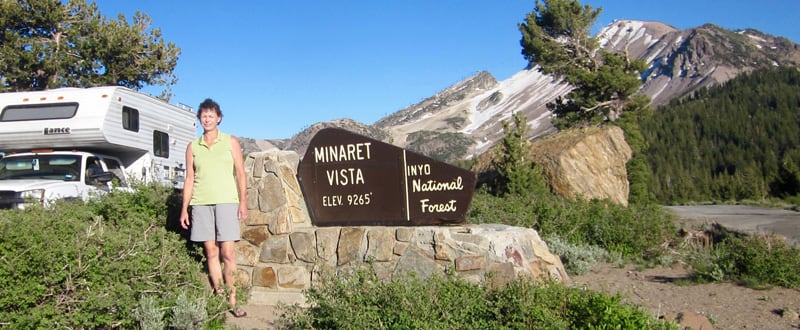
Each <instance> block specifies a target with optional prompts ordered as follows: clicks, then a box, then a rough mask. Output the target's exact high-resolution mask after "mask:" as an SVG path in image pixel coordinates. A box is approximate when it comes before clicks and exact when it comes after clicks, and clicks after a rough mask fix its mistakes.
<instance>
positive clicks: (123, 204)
mask: <svg viewBox="0 0 800 330" xmlns="http://www.w3.org/2000/svg"><path fill="white" fill-rule="evenodd" d="M170 193H171V189H166V188H162V187H158V186H144V187H140V188H139V190H137V191H136V192H135V193H126V192H113V193H110V194H107V195H104V196H101V197H99V198H98V199H96V200H93V201H92V202H89V203H87V204H83V203H77V202H72V203H67V202H61V203H57V204H56V205H55V206H54V207H52V209H43V208H41V207H32V208H28V209H26V210H24V211H20V210H4V211H1V212H0V235H2V237H3V239H2V241H0V260H2V262H0V320H2V321H3V322H4V325H7V326H9V327H10V328H20V329H34V328H82V329H97V328H112V327H121V328H134V327H139V326H143V325H144V324H145V323H147V322H149V323H150V324H155V325H158V324H160V323H159V320H157V319H155V318H154V317H153V316H154V315H155V316H157V315H164V317H168V315H169V314H170V313H160V314H159V313H158V312H159V311H160V310H164V309H169V308H171V307H172V306H175V304H176V301H177V300H178V298H179V296H180V294H185V295H186V298H187V299H188V300H190V301H201V300H202V299H203V297H204V296H207V295H210V293H207V291H208V290H206V289H205V284H204V281H205V277H204V276H203V272H202V269H201V264H200V263H199V262H197V260H196V259H195V257H196V254H195V253H194V252H193V251H191V250H190V249H189V248H188V247H187V244H186V241H185V240H184V239H183V238H181V237H180V235H178V234H177V233H175V232H171V231H169V230H167V229H166V223H167V219H168V218H167V214H168V213H169V212H168V203H167V200H168V199H169V196H170ZM211 299H217V300H218V302H217V303H212V304H208V305H210V306H209V307H208V308H209V309H210V310H209V313H208V314H209V315H212V317H215V316H218V315H219V313H220V312H221V311H222V310H223V308H224V304H222V303H220V302H221V301H222V299H221V298H214V297H211ZM148 307H152V308H150V309H149V310H146V309H147V308H148ZM136 316H139V317H142V319H138V320H137V317H136ZM144 318H148V320H147V322H144V321H145V320H144ZM140 321H141V322H142V323H140ZM206 321H208V320H206Z"/></svg>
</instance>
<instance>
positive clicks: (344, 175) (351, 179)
mask: <svg viewBox="0 0 800 330" xmlns="http://www.w3.org/2000/svg"><path fill="white" fill-rule="evenodd" d="M325 174H326V175H327V177H328V185H331V186H347V185H351V184H364V173H362V172H361V169H360V168H352V167H351V168H342V169H338V170H326V171H325Z"/></svg>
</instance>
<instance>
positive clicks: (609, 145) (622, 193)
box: [530, 125, 633, 206]
mask: <svg viewBox="0 0 800 330" xmlns="http://www.w3.org/2000/svg"><path fill="white" fill-rule="evenodd" d="M530 151H531V157H532V159H533V162H534V163H536V164H539V165H541V166H542V169H543V170H544V174H545V176H546V177H547V179H548V181H549V182H550V186H551V188H552V189H553V191H555V192H556V193H557V194H559V195H561V196H564V197H566V198H572V199H575V198H584V199H587V200H591V199H609V200H611V201H612V202H614V203H617V204H620V205H624V206H627V205H628V191H629V185H628V171H627V169H626V167H625V164H626V163H627V162H628V160H630V159H631V156H632V155H633V154H632V150H631V148H630V146H629V145H628V143H627V142H625V137H624V134H623V132H622V129H621V128H619V127H617V126H608V125H607V126H600V127H595V126H593V127H586V128H580V129H572V130H566V131H562V132H559V133H557V134H554V135H550V136H547V137H544V138H542V139H539V140H535V141H533V142H532V143H531V146H530Z"/></svg>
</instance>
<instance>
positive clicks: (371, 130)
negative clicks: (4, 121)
mask: <svg viewBox="0 0 800 330" xmlns="http://www.w3.org/2000/svg"><path fill="white" fill-rule="evenodd" d="M597 37H598V39H599V40H600V42H601V45H602V47H604V48H605V49H608V50H611V51H615V52H627V54H628V56H630V57H631V58H637V59H644V60H646V61H647V63H648V65H649V67H648V70H647V71H646V72H645V73H644V74H643V75H642V80H643V82H644V84H643V86H642V89H641V92H642V93H645V94H647V95H648V96H650V97H651V99H652V104H653V105H654V106H658V105H661V104H664V103H666V102H668V101H669V100H671V99H673V98H676V97H683V96H686V95H689V94H690V93H692V92H693V91H695V90H697V89H698V88H701V87H705V86H712V85H717V84H721V83H724V82H726V81H728V80H729V79H731V78H733V77H736V76H737V75H739V74H740V73H742V72H750V71H753V70H756V69H760V68H766V67H770V66H800V48H798V47H799V46H798V45H797V44H795V43H793V42H792V41H790V40H788V39H786V38H782V37H775V36H771V35H767V34H764V33H761V32H759V31H756V30H752V29H748V30H741V31H730V30H726V29H723V28H720V27H717V26H715V25H712V24H706V25H703V26H700V27H697V28H692V29H686V30H679V29H676V28H674V27H672V26H669V25H667V24H663V23H659V22H644V21H630V20H626V21H615V22H613V23H612V24H609V25H608V26H606V27H605V28H604V29H602V30H601V31H600V32H599V33H598V34H597ZM569 90H570V86H569V85H567V84H565V83H563V82H560V81H559V80H558V79H556V78H554V77H552V76H548V75H544V74H542V73H540V72H539V71H538V70H537V68H535V67H533V68H527V69H524V70H522V71H520V72H518V73H517V74H515V75H513V76H512V77H511V78H508V79H506V80H503V81H500V82H498V81H496V79H495V78H494V77H493V76H492V75H491V74H490V73H489V72H485V71H484V72H478V73H476V74H475V75H473V76H471V77H469V78H467V79H465V80H463V81H461V82H459V83H456V84H455V85H453V86H450V87H448V88H446V89H444V90H442V91H440V92H438V93H436V94H435V95H433V96H431V97H429V98H427V99H425V100H423V101H421V102H419V103H417V104H414V105H411V106H409V107H407V108H405V109H401V110H399V111H397V112H395V113H393V114H391V115H389V116H386V117H384V118H382V119H380V120H378V121H377V122H375V123H374V124H372V125H366V124H362V123H358V122H356V121H353V120H349V119H341V120H336V121H331V122H327V123H317V124H314V125H312V126H310V127H309V128H308V129H306V130H304V131H302V132H300V133H298V134H296V135H295V136H293V137H292V138H291V139H288V140H286V141H272V142H271V144H272V145H274V146H276V147H278V148H281V149H288V150H295V151H298V153H299V154H300V155H301V156H302V155H303V153H304V151H305V148H306V146H307V145H308V142H309V140H310V139H311V137H312V136H313V135H314V134H315V133H316V131H318V130H319V129H321V128H324V127H342V128H345V129H349V130H353V131H354V132H357V133H361V134H364V135H368V136H370V137H372V138H375V139H378V140H382V141H385V142H388V143H392V144H395V145H397V146H400V147H404V148H407V149H409V150H413V151H417V152H420V153H422V154H425V155H428V156H430V157H433V158H436V159H439V160H443V161H450V162H452V161H455V160H460V159H469V158H473V157H475V156H477V155H480V154H482V153H484V152H486V151H487V150H489V149H490V148H491V147H492V146H494V145H495V143H497V141H499V140H500V139H501V138H502V136H503V129H502V127H503V126H502V123H503V121H509V122H510V121H511V120H510V118H511V116H512V114H513V113H515V112H521V113H522V114H523V115H524V116H525V117H526V118H527V119H528V126H529V129H528V132H529V134H530V138H536V137H539V136H543V135H547V134H550V133H553V132H555V128H554V127H553V126H552V124H551V123H550V116H551V113H550V111H549V110H547V107H546V104H547V103H548V102H551V101H553V100H554V99H555V98H557V97H559V96H562V95H565V94H566V93H568V92H569ZM246 151H247V150H246Z"/></svg>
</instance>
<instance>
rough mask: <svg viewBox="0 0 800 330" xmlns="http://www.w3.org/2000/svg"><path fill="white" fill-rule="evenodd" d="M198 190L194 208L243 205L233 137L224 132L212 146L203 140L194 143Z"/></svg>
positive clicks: (195, 192) (201, 138)
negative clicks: (237, 187) (234, 165)
mask: <svg viewBox="0 0 800 330" xmlns="http://www.w3.org/2000/svg"><path fill="white" fill-rule="evenodd" d="M192 156H193V157H194V188H193V190H192V200H191V201H190V204H191V205H210V204H222V203H239V192H238V190H237V189H236V175H235V169H234V167H233V156H232V148H231V136H230V135H228V134H225V133H222V132H219V134H218V135H217V140H216V141H215V142H214V143H213V144H212V145H211V148H209V147H208V145H207V144H206V142H205V141H203V137H202V136H201V137H200V138H198V139H196V140H194V141H193V142H192Z"/></svg>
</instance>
